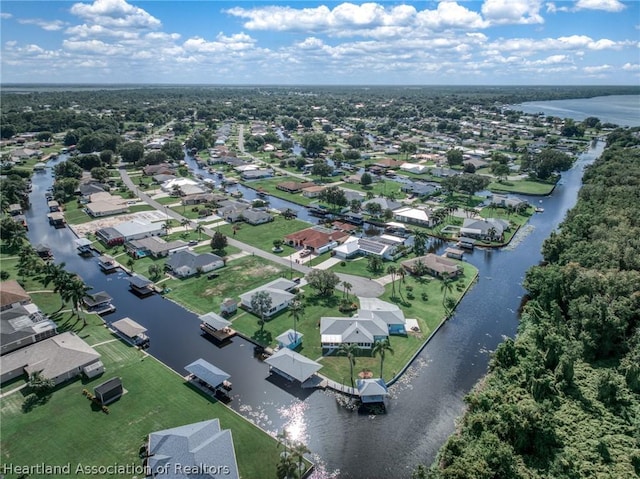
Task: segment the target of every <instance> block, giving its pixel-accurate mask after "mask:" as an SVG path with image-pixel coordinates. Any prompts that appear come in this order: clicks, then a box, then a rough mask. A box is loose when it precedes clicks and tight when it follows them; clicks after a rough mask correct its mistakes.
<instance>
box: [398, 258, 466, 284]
mask: <svg viewBox="0 0 640 479" xmlns="http://www.w3.org/2000/svg"><path fill="white" fill-rule="evenodd" d="M402 267H403V268H404V269H406V270H407V271H409V273H411V274H414V275H416V276H421V275H423V274H430V275H431V276H435V277H436V278H454V277H456V276H457V275H459V274H461V273H462V271H463V270H462V266H460V265H459V264H458V263H456V262H455V261H453V260H451V259H449V258H445V257H444V256H438V255H436V254H433V253H429V254H427V255H425V256H418V257H416V258H412V259H409V260H407V261H403V262H402Z"/></svg>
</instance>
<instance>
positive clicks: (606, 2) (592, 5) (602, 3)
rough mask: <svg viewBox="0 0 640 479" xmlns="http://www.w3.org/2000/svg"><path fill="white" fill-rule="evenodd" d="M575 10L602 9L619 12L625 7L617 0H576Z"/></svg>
mask: <svg viewBox="0 0 640 479" xmlns="http://www.w3.org/2000/svg"><path fill="white" fill-rule="evenodd" d="M575 8H576V10H604V11H606V12H621V11H622V10H624V9H625V8H627V7H626V6H625V5H624V4H623V3H622V2H620V1H618V0H578V1H577V2H576V6H575Z"/></svg>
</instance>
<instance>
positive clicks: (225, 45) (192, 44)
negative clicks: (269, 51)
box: [183, 33, 255, 53]
mask: <svg viewBox="0 0 640 479" xmlns="http://www.w3.org/2000/svg"><path fill="white" fill-rule="evenodd" d="M254 45H255V40H254V39H253V38H251V37H250V36H249V35H247V34H245V33H237V34H235V35H231V36H226V35H224V34H223V33H219V34H218V36H217V37H216V40H215V41H213V42H210V41H207V40H205V39H204V38H202V37H193V38H189V39H188V40H186V41H185V42H184V44H183V47H184V49H185V50H186V51H189V52H196V53H225V52H230V51H236V52H238V51H242V50H250V49H252V48H253V47H254Z"/></svg>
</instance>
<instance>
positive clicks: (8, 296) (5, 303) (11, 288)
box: [0, 279, 31, 311]
mask: <svg viewBox="0 0 640 479" xmlns="http://www.w3.org/2000/svg"><path fill="white" fill-rule="evenodd" d="M29 303H31V296H29V294H28V293H27V292H26V291H25V290H24V288H23V287H22V286H20V283H18V282H17V281H16V280H15V279H9V280H7V281H3V282H1V283H0V311H5V310H7V309H11V308H17V307H18V306H24V305H27V304H29Z"/></svg>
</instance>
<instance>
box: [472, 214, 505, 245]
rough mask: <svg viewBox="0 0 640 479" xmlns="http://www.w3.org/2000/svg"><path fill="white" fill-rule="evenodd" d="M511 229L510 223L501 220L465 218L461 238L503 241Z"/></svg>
mask: <svg viewBox="0 0 640 479" xmlns="http://www.w3.org/2000/svg"><path fill="white" fill-rule="evenodd" d="M508 229H509V222H508V221H506V220H502V219H500V218H487V219H474V218H465V220H464V222H463V223H462V228H460V236H466V237H468V238H474V239H481V240H492V239H494V240H502V238H503V237H504V232H505V231H507V230H508Z"/></svg>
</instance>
